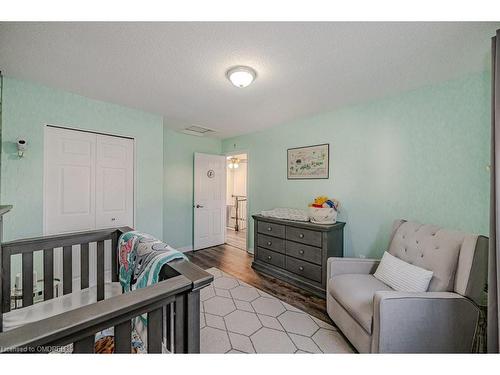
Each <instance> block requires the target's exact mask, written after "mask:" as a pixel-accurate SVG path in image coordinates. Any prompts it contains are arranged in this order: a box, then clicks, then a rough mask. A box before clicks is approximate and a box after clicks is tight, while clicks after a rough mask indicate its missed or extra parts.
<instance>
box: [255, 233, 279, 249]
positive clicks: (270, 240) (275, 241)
mask: <svg viewBox="0 0 500 375" xmlns="http://www.w3.org/2000/svg"><path fill="white" fill-rule="evenodd" d="M257 245H258V246H260V247H265V248H266V249H269V250H273V251H277V252H278V253H285V240H283V239H281V238H276V237H271V236H266V235H264V234H260V233H259V234H257Z"/></svg>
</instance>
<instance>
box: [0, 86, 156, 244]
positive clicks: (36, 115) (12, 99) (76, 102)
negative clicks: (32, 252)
mask: <svg viewBox="0 0 500 375" xmlns="http://www.w3.org/2000/svg"><path fill="white" fill-rule="evenodd" d="M3 99H4V101H3V121H2V122H3V131H2V132H3V150H2V163H1V176H2V180H1V194H2V195H1V202H2V203H3V204H13V205H14V209H13V210H12V211H11V212H9V213H8V214H7V215H6V216H5V220H4V237H5V239H6V240H10V239H15V238H22V237H30V236H38V235H41V234H42V230H43V227H42V204H43V129H44V125H46V124H52V125H60V126H67V127H72V128H80V129H84V130H95V131H100V132H104V133H111V134H117V135H126V136H131V137H134V138H135V139H136V143H135V146H136V172H137V177H136V180H137V184H136V207H137V210H136V227H137V229H139V230H143V231H146V232H149V233H151V234H153V235H155V236H158V237H161V236H162V231H163V223H162V220H163V119H162V117H161V116H157V115H152V114H148V113H145V112H141V111H138V110H134V109H130V108H125V107H121V106H118V105H114V104H109V103H104V102H100V101H96V100H91V99H88V98H85V97H82V96H78V95H74V94H71V93H67V92H64V91H60V90H56V89H51V88H48V87H44V86H41V85H37V84H32V83H28V82H24V81H20V80H16V79H13V78H4V90H3ZM19 136H23V137H26V139H27V140H28V150H27V152H26V153H25V156H24V157H23V158H22V159H19V158H18V157H17V151H16V146H15V144H14V142H15V140H16V138H17V137H19Z"/></svg>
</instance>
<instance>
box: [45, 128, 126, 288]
mask: <svg viewBox="0 0 500 375" xmlns="http://www.w3.org/2000/svg"><path fill="white" fill-rule="evenodd" d="M133 160H134V145H133V140H131V139H128V138H120V137H112V136H105V135H99V134H95V133H89V132H84V131H77V130H69V129H61V128H55V127H47V128H46V131H45V171H44V180H45V188H44V212H45V217H44V232H45V234H46V235H47V234H60V233H66V232H79V231H85V230H95V229H99V228H110V227H119V226H124V225H128V226H131V227H133V225H134V223H133V218H134V208H133V196H134V192H133V189H134V171H133ZM113 219H114V220H113ZM74 250H77V252H75V253H74V254H73V289H74V290H77V289H79V283H80V281H79V280H80V263H79V259H80V254H79V246H75V247H74ZM89 250H90V265H91V266H90V275H89V283H90V285H91V286H93V285H96V262H97V256H96V244H95V243H92V244H90V249H89ZM105 253H106V257H105V273H106V280H107V281H109V280H111V262H110V259H111V243H110V241H106V242H105ZM54 272H55V275H54V276H55V277H59V278H60V277H61V272H62V252H61V249H55V259H54Z"/></svg>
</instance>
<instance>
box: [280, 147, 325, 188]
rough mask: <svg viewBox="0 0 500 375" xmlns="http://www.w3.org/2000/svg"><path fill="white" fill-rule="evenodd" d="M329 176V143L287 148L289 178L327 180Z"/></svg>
mask: <svg viewBox="0 0 500 375" xmlns="http://www.w3.org/2000/svg"><path fill="white" fill-rule="evenodd" d="M329 178H330V144H329V143H323V144H318V145H311V146H303V147H294V148H289V149H287V179H288V180H326V179H329Z"/></svg>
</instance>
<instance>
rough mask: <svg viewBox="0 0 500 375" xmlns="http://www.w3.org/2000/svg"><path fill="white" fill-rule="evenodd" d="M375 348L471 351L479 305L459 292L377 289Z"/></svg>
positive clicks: (380, 351) (407, 350) (384, 351)
mask: <svg viewBox="0 0 500 375" xmlns="http://www.w3.org/2000/svg"><path fill="white" fill-rule="evenodd" d="M373 310H374V311H373V312H374V314H373V333H372V352H375V353H470V352H471V349H472V343H473V340H474V334H475V331H476V326H477V322H478V319H479V309H478V308H477V306H476V305H475V304H474V303H473V302H472V301H471V300H469V299H468V298H466V297H463V296H461V295H460V294H457V293H449V292H425V293H407V292H397V291H380V292H376V293H375V296H374V298H373Z"/></svg>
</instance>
